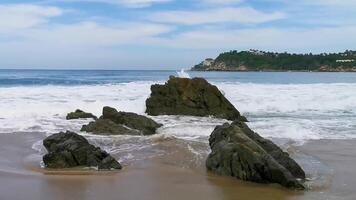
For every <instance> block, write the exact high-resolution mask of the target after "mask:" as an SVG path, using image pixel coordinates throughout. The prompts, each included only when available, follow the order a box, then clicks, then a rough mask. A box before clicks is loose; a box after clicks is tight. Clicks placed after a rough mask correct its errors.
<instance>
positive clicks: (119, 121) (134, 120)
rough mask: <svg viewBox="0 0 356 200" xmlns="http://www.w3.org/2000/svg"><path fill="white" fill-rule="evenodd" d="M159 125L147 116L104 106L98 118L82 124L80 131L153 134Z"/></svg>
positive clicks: (103, 133)
mask: <svg viewBox="0 0 356 200" xmlns="http://www.w3.org/2000/svg"><path fill="white" fill-rule="evenodd" d="M161 126H162V124H158V123H156V122H155V121H153V120H152V119H150V118H148V117H145V116H142V115H138V114H135V113H129V112H118V111H117V110H116V109H115V108H111V107H104V108H103V115H102V116H101V117H100V119H98V120H96V121H94V122H90V123H89V124H88V125H84V126H83V127H82V129H81V131H86V132H91V133H94V134H99V135H153V134H155V133H156V130H157V129H158V128H159V127H161Z"/></svg>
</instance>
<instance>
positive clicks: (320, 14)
mask: <svg viewBox="0 0 356 200" xmlns="http://www.w3.org/2000/svg"><path fill="white" fill-rule="evenodd" d="M355 10H356V0H1V1H0V68H6V69H181V68H185V69H188V68H190V67H191V66H193V65H194V64H197V63H199V62H201V61H202V60H203V59H205V58H208V57H212V58H215V57H217V56H218V55H219V53H222V52H225V51H230V50H248V49H260V50H266V51H274V52H284V51H287V52H291V53H309V52H312V53H321V52H341V51H345V50H347V49H353V50H356V12H355Z"/></svg>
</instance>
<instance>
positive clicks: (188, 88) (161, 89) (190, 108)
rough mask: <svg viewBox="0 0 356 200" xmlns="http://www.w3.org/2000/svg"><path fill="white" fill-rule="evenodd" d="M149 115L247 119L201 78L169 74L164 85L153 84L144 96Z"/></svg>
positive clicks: (215, 88)
mask: <svg viewBox="0 0 356 200" xmlns="http://www.w3.org/2000/svg"><path fill="white" fill-rule="evenodd" d="M146 108H147V109H146V112H147V113H148V114H149V115H153V116H156V115H192V116H214V117H217V118H223V119H229V120H240V121H247V120H246V118H245V117H243V116H241V115H240V113H239V111H238V110H237V109H236V108H235V107H234V106H233V105H232V104H231V103H230V102H229V101H228V100H227V99H226V98H225V97H224V95H223V94H222V93H221V92H220V91H219V89H218V88H217V87H216V86H214V85H211V84H210V83H208V82H207V81H206V80H205V79H203V78H193V79H189V78H177V77H174V76H171V77H170V78H169V80H168V82H167V83H166V84H165V85H152V86H151V96H150V97H149V98H148V99H147V100H146Z"/></svg>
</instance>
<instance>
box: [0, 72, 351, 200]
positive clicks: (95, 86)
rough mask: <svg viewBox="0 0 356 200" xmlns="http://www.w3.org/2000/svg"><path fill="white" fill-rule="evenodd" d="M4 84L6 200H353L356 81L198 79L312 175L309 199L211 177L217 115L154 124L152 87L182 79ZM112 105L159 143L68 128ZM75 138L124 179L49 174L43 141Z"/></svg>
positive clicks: (32, 79)
mask: <svg viewBox="0 0 356 200" xmlns="http://www.w3.org/2000/svg"><path fill="white" fill-rule="evenodd" d="M6 73H7V74H10V75H11V77H13V78H12V79H11V81H5V82H4V83H0V88H1V90H0V96H1V97H2V98H0V110H1V112H0V158H1V159H0V177H1V178H0V181H1V183H0V184H1V187H0V199H1V200H2V199H4V200H8V199H11V200H12V199H14V200H17V199H18V200H22V199H59V200H62V199H89V200H91V199H93V200H94V199H109V200H110V199H120V200H121V199H122V200H126V199H129V200H130V199H152V200H157V199H158V200H159V199H173V200H174V199H204V200H206V199H208V200H209V199H214V200H215V199H227V200H230V199H232V200H234V199H271V200H272V199H273V200H274V199H291V200H294V199H295V200H299V199H301V200H304V199H308V200H309V199H316V200H319V199H323V200H324V199H346V200H348V199H350V200H351V199H355V198H356V193H355V191H354V189H353V188H355V186H356V183H355V181H354V180H355V178H356V177H355V176H356V173H355V172H354V171H353V164H354V163H355V162H356V159H355V157H354V156H353V154H354V152H355V150H356V149H355V144H356V141H355V139H356V134H355V127H356V124H355V116H356V105H355V104H354V102H355V101H356V99H355V98H356V93H355V90H354V88H355V85H356V82H355V80H356V74H353V73H344V74H341V73H340V74H333V73H331V74H329V73H272V72H271V73H264V72H261V73H238V72H230V73H216V72H190V75H191V76H194V77H204V78H206V79H207V80H208V81H209V82H211V83H213V84H214V85H216V86H217V87H218V88H219V89H220V90H221V91H222V92H223V94H224V95H225V97H226V98H227V99H228V100H229V101H231V103H232V104H233V105H234V106H235V107H236V108H237V109H238V110H239V111H240V112H241V114H243V115H244V116H246V117H247V119H248V120H249V122H248V126H249V127H251V129H252V130H254V131H256V132H257V133H259V134H260V135H261V136H262V137H265V138H267V139H270V140H272V141H273V142H274V143H276V144H277V145H279V146H280V147H281V148H282V149H283V150H284V151H287V152H288V153H289V154H290V155H291V157H292V158H293V159H295V160H296V161H297V162H298V163H299V164H300V165H301V167H302V168H303V169H304V170H305V172H306V174H307V180H308V181H307V182H306V183H305V184H306V186H307V188H308V189H307V190H306V191H293V190H288V189H285V188H283V187H281V186H279V185H277V184H272V185H264V184H256V183H251V182H244V181H240V180H238V179H236V178H232V177H223V176H218V175H215V174H213V173H211V172H207V170H206V166H205V161H206V158H207V156H208V154H209V153H210V147H209V144H208V140H209V136H210V134H211V133H212V131H213V130H214V128H215V127H216V126H217V125H221V124H223V123H226V122H231V121H228V120H225V119H217V118H213V117H194V116H165V115H162V116H148V115H147V114H146V113H145V100H146V99H147V98H148V96H149V95H150V86H151V85H152V84H156V83H160V84H161V83H164V82H165V81H166V80H167V78H168V77H169V75H176V72H175V71H144V72H143V71H49V72H48V71H31V70H29V71H26V70H24V71H16V70H15V71H11V70H10V71H6ZM104 106H112V107H114V108H116V109H118V110H119V111H127V112H135V113H138V114H141V115H145V116H148V117H150V118H152V119H153V120H155V121H156V122H158V123H160V124H162V125H163V126H162V127H160V128H159V129H157V134H155V135H152V136H100V135H94V134H90V133H86V132H81V131H80V129H81V127H82V125H86V124H88V123H89V122H91V121H92V119H79V120H66V114H67V113H69V112H72V111H74V110H75V109H82V110H84V111H87V112H91V113H93V114H94V115H96V116H100V115H101V114H102V109H103V107H104ZM66 130H69V131H74V132H76V133H79V134H80V135H82V136H84V137H85V138H87V139H88V141H89V142H90V143H91V144H93V145H95V146H98V147H100V148H102V149H103V150H105V151H107V152H108V153H110V154H111V155H112V156H113V157H114V158H115V159H117V160H118V161H119V162H120V164H122V166H123V169H122V170H120V171H117V172H107V171H106V172H105V171H99V172H98V171H96V170H95V169H82V168H80V169H75V170H64V171H53V170H46V169H44V168H43V163H42V156H43V155H44V154H46V150H45V148H44V146H43V144H42V142H43V139H45V138H46V137H47V136H50V135H52V134H54V133H58V132H60V131H66Z"/></svg>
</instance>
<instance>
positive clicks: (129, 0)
mask: <svg viewBox="0 0 356 200" xmlns="http://www.w3.org/2000/svg"><path fill="white" fill-rule="evenodd" d="M170 1H173V0H48V1H46V2H49V3H53V2H89V3H105V4H114V5H122V6H126V7H131V8H141V7H148V6H152V5H153V4H156V3H167V2H170Z"/></svg>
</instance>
